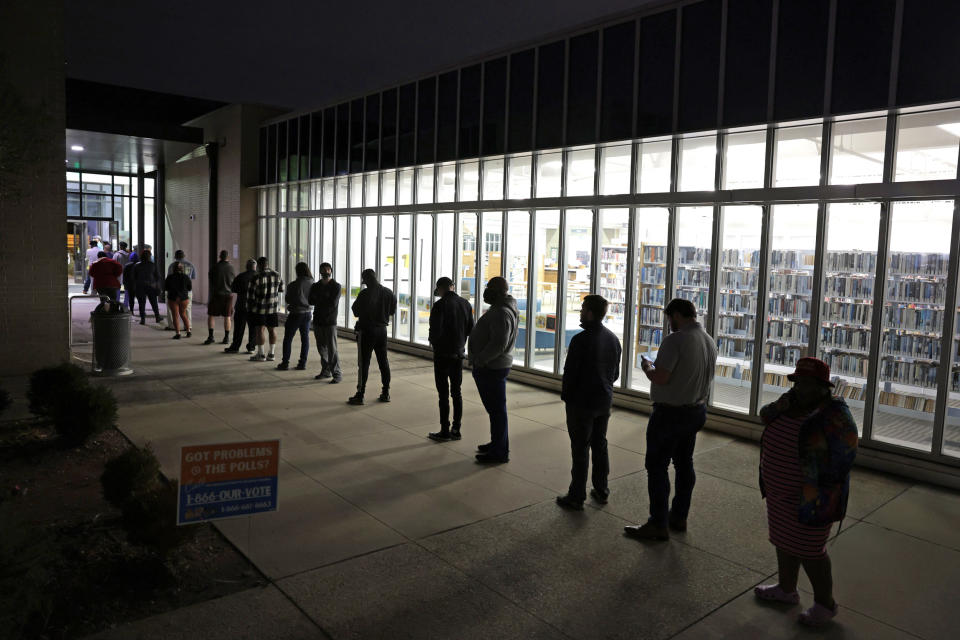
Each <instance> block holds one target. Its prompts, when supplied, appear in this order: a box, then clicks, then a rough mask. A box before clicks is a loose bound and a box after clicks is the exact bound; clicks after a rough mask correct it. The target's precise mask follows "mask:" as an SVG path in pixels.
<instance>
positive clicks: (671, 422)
mask: <svg viewBox="0 0 960 640" xmlns="http://www.w3.org/2000/svg"><path fill="white" fill-rule="evenodd" d="M706 420H707V408H706V406H705V405H691V406H684V407H675V406H669V405H663V404H654V405H653V413H652V414H650V421H649V422H648V423H647V454H646V458H645V460H644V466H645V467H646V469H647V492H648V493H649V495H650V522H653V523H655V524H657V525H660V526H666V525H667V519H668V516H669V515H670V514H671V513H672V516H673V518H675V519H677V520H685V519H686V517H687V514H688V513H689V512H690V498H691V496H692V495H693V486H694V484H696V482H697V476H696V474H695V473H694V471H693V448H694V445H696V442H697V432H698V431H700V429H702V428H703V425H704V423H705V422H706ZM671 460H672V461H673V468H674V470H675V472H676V485H677V486H676V491H675V493H674V496H673V505H672V509H670V510H669V511H668V509H667V504H668V502H669V499H670V474H669V467H670V461H671Z"/></svg>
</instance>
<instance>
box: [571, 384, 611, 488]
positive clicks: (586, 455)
mask: <svg viewBox="0 0 960 640" xmlns="http://www.w3.org/2000/svg"><path fill="white" fill-rule="evenodd" d="M566 408H567V433H568V434H569V435H570V453H571V454H572V457H573V467H572V468H571V469H570V488H569V489H568V490H567V495H568V496H570V497H571V498H573V499H574V500H578V501H580V502H583V501H584V500H586V499H587V469H588V468H589V459H590V452H591V451H593V488H594V489H596V491H597V493H599V494H601V495H603V496H606V495H607V494H609V493H610V490H609V489H608V488H607V475H608V474H609V473H610V458H609V457H608V455H607V422H609V420H610V407H606V408H605V409H588V408H586V407H581V406H578V405H575V404H571V403H569V402H568V403H567V404H566Z"/></svg>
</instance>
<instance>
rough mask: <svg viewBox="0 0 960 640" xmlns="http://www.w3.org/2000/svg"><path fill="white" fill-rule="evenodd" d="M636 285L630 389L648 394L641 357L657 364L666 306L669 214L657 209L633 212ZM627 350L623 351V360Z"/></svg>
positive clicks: (667, 210) (666, 211)
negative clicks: (634, 221) (645, 357)
mask: <svg viewBox="0 0 960 640" xmlns="http://www.w3.org/2000/svg"><path fill="white" fill-rule="evenodd" d="M635 215H636V225H635V226H636V234H637V237H636V240H635V243H636V246H637V282H636V286H637V288H636V300H635V302H634V309H633V313H634V325H635V327H634V335H633V340H634V359H633V372H632V376H631V383H630V386H631V387H632V388H633V389H639V390H640V391H647V392H649V391H650V381H649V380H647V376H646V375H644V373H643V370H642V369H641V367H640V365H641V361H640V356H641V354H646V355H647V356H648V357H649V358H651V359H652V360H656V352H657V350H658V349H659V348H660V342H661V341H662V340H663V308H664V306H666V299H665V298H666V287H667V234H668V225H669V221H670V210H669V209H665V208H660V207H655V208H654V207H651V208H643V209H637V210H636V213H635ZM626 352H627V350H626V349H624V357H626Z"/></svg>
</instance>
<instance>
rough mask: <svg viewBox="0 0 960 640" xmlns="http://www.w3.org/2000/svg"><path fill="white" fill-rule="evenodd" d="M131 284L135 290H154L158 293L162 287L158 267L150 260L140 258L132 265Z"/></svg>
mask: <svg viewBox="0 0 960 640" xmlns="http://www.w3.org/2000/svg"><path fill="white" fill-rule="evenodd" d="M133 286H134V288H135V290H136V291H143V292H148V291H154V292H157V293H159V292H160V289H161V288H162V287H163V278H162V277H161V276H160V267H158V266H157V263H156V262H154V261H152V260H150V261H147V260H141V261H140V262H138V263H136V264H135V265H134V267H133Z"/></svg>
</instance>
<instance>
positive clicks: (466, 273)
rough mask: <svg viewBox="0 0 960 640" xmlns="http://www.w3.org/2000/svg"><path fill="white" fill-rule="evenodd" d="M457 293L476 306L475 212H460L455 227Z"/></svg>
mask: <svg viewBox="0 0 960 640" xmlns="http://www.w3.org/2000/svg"><path fill="white" fill-rule="evenodd" d="M457 247H459V249H458V251H459V255H458V257H457V277H456V278H455V280H456V282H457V287H458V291H457V293H458V294H459V295H461V296H462V297H464V298H466V299H467V302H469V303H470V304H471V306H473V308H474V309H476V308H477V214H475V213H473V212H470V211H465V212H463V213H461V214H460V227H459V228H458V229H457Z"/></svg>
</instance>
